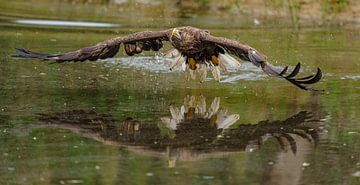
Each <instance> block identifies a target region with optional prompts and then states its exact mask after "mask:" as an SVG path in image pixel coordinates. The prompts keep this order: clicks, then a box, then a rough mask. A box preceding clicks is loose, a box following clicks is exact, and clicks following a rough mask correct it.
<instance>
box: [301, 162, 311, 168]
mask: <svg viewBox="0 0 360 185" xmlns="http://www.w3.org/2000/svg"><path fill="white" fill-rule="evenodd" d="M302 166H303V167H307V166H310V163H306V162H304V163H303V164H302Z"/></svg>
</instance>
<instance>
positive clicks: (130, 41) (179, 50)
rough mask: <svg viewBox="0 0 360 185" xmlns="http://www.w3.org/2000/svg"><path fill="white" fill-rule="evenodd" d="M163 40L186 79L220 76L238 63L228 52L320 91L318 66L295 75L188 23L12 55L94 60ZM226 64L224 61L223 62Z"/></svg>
mask: <svg viewBox="0 0 360 185" xmlns="http://www.w3.org/2000/svg"><path fill="white" fill-rule="evenodd" d="M163 41H168V42H170V43H171V45H172V46H173V47H174V49H173V50H172V51H170V52H168V53H167V54H166V55H167V56H168V55H172V56H174V57H175V59H174V62H173V63H172V64H171V68H170V70H172V69H173V68H175V67H178V66H180V65H182V66H183V70H184V71H185V77H186V79H187V80H189V79H190V78H194V74H195V72H196V73H197V74H198V75H199V78H200V81H201V82H202V81H204V79H205V78H206V75H207V68H210V70H211V72H212V74H213V76H214V78H215V80H217V81H219V80H220V68H222V69H224V70H226V65H230V66H235V67H236V66H240V63H239V62H238V61H237V60H235V59H234V58H233V57H232V56H231V55H233V56H236V57H238V58H240V59H241V60H244V61H249V62H251V63H252V64H254V65H255V66H257V67H261V69H262V70H263V71H264V72H265V73H266V74H268V75H270V76H275V77H280V78H284V79H286V80H287V81H289V82H291V83H292V84H294V85H296V86H297V87H299V88H301V89H303V90H308V91H312V92H321V91H319V90H315V89H313V88H310V87H308V86H306V85H308V84H314V83H316V82H318V81H319V80H320V79H321V77H322V73H321V70H320V69H319V68H318V69H317V73H316V74H315V75H310V76H307V77H302V78H295V76H296V75H297V74H298V73H299V71H300V63H298V64H297V65H296V66H295V68H294V69H293V71H292V72H291V73H290V74H286V72H287V70H288V66H286V67H284V68H282V67H277V66H273V65H271V64H270V63H269V62H267V60H266V57H265V56H264V55H262V54H261V53H260V52H258V51H257V50H256V49H254V48H252V47H250V46H248V45H246V44H242V43H240V42H237V41H234V40H230V39H227V38H223V37H215V36H212V35H211V34H210V32H209V31H208V30H202V29H198V28H194V27H190V26H186V27H178V28H172V29H168V30H164V31H144V32H138V33H133V34H130V35H127V36H123V37H116V38H113V39H110V40H106V41H103V42H100V43H98V44H96V45H94V46H88V47H84V48H81V49H79V50H76V51H72V52H68V53H64V54H43V53H36V52H32V51H29V50H27V49H23V48H16V51H17V52H18V55H15V56H13V57H15V58H21V59H34V58H35V59H43V60H51V61H54V62H56V63H62V62H67V61H73V62H77V61H81V62H83V61H87V60H89V61H95V60H98V59H106V58H111V57H114V56H115V55H116V53H117V52H118V51H119V49H120V45H121V44H123V45H124V48H125V52H126V54H127V55H129V56H132V55H134V54H139V53H141V52H142V51H150V50H153V51H159V49H161V48H162V47H163ZM225 64H226V65H225Z"/></svg>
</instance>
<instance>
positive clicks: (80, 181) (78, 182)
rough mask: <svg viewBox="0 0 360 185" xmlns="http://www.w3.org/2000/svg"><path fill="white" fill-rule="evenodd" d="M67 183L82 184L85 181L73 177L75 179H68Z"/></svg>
mask: <svg viewBox="0 0 360 185" xmlns="http://www.w3.org/2000/svg"><path fill="white" fill-rule="evenodd" d="M67 183H69V184H81V183H83V181H82V180H77V179H73V180H68V181H67Z"/></svg>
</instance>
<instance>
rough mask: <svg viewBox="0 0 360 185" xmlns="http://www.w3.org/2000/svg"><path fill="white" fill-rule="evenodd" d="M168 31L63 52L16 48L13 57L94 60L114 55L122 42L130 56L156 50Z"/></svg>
mask: <svg viewBox="0 0 360 185" xmlns="http://www.w3.org/2000/svg"><path fill="white" fill-rule="evenodd" d="M170 31H171V30H165V31H144V32H137V33H133V34H130V35H127V36H124V37H117V38H113V39H110V40H106V41H103V42H100V43H98V44H96V45H93V46H88V47H84V48H81V49H78V50H76V51H71V52H67V53H63V54H44V53H37V52H33V51H30V50H27V49H24V48H16V49H15V50H16V52H17V53H18V55H14V56H13V57H15V58H19V59H43V60H52V61H55V62H56V63H62V62H66V61H73V62H77V61H81V62H83V61H86V60H90V61H95V60H98V59H105V58H111V57H113V56H115V55H116V53H117V52H118V51H119V49H120V45H121V44H124V48H125V52H126V54H128V55H129V56H132V55H134V54H138V53H141V52H142V51H149V50H153V51H158V50H159V49H160V48H162V47H163V43H162V41H168V40H169V37H168V35H169V34H170V33H171V32H170Z"/></svg>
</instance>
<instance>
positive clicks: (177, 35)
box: [171, 28, 181, 39]
mask: <svg viewBox="0 0 360 185" xmlns="http://www.w3.org/2000/svg"><path fill="white" fill-rule="evenodd" d="M171 36H172V37H176V38H178V39H181V35H180V33H179V30H177V29H176V28H174V29H173V30H172V33H171Z"/></svg>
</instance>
